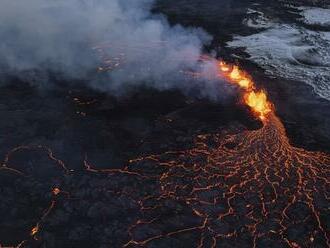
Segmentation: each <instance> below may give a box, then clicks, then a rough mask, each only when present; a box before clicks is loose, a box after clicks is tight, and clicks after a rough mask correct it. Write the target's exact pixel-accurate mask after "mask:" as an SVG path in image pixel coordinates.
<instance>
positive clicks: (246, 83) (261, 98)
mask: <svg viewBox="0 0 330 248" xmlns="http://www.w3.org/2000/svg"><path fill="white" fill-rule="evenodd" d="M218 64H219V69H220V71H221V72H222V73H223V74H224V76H225V77H226V78H227V79H228V81H229V82H231V83H234V84H237V85H238V86H239V87H240V88H242V89H243V90H244V96H243V100H244V103H245V104H247V105H248V106H249V107H250V108H251V109H252V111H253V112H254V113H255V114H256V115H257V116H258V117H259V118H260V119H261V120H265V118H266V116H267V114H269V113H270V112H271V111H272V104H271V103H270V102H269V101H268V100H267V95H266V93H265V92H264V91H263V90H260V91H257V90H256V89H255V85H254V83H253V81H252V79H251V77H250V76H249V75H248V74H247V73H246V72H243V71H242V70H240V69H239V67H238V66H236V65H229V64H227V63H225V62H223V61H220V62H219V63H218Z"/></svg>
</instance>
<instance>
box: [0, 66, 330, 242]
mask: <svg viewBox="0 0 330 248" xmlns="http://www.w3.org/2000/svg"><path fill="white" fill-rule="evenodd" d="M219 75H221V76H224V77H225V78H227V79H228V81H229V82H231V83H234V84H237V85H238V87H240V88H241V90H242V102H243V103H244V104H247V105H248V106H249V107H250V108H251V110H252V112H253V114H255V115H256V117H258V118H260V120H262V122H263V127H262V128H260V129H259V130H253V131H250V130H244V131H242V130H236V131H228V130H223V131H221V132H219V133H218V134H205V135H199V136H197V137H195V142H194V146H193V148H190V149H186V150H182V151H167V152H165V153H161V154H156V155H148V156H141V157H139V158H136V159H132V160H130V161H128V163H127V165H126V166H125V167H124V168H120V169H111V168H109V169H104V168H102V169H100V168H98V167H97V164H95V165H94V164H92V162H90V161H89V160H88V156H87V155H86V156H85V159H83V164H82V168H83V169H84V171H83V172H79V173H78V174H75V173H76V172H75V171H72V170H70V169H69V167H67V165H66V164H65V163H64V162H63V161H62V160H61V159H58V158H57V157H55V155H54V152H53V151H52V150H51V149H49V148H47V147H43V146H32V147H29V146H26V147H17V148H15V149H13V150H11V151H10V152H9V153H8V155H7V156H6V157H5V159H4V163H3V166H2V167H1V169H0V173H3V172H9V173H12V174H14V175H15V176H17V177H21V178H22V180H24V178H26V180H29V179H30V178H31V177H33V173H32V175H27V172H25V171H24V168H23V169H20V168H17V167H15V165H13V163H11V160H12V158H13V156H14V155H15V154H16V153H18V152H20V151H22V150H28V151H33V150H41V151H42V152H43V153H45V154H46V155H47V157H48V159H49V160H50V161H52V162H53V165H54V166H56V168H57V169H60V171H61V172H62V174H63V175H69V176H72V177H75V178H77V179H76V180H78V183H72V185H70V186H67V187H68V188H70V192H66V191H63V190H62V188H63V187H62V186H60V185H56V186H54V187H52V188H49V191H50V193H51V195H52V196H51V200H50V203H49V205H48V207H47V208H46V209H45V210H44V211H43V213H41V214H40V216H41V217H40V220H39V221H37V222H36V224H35V225H34V226H33V227H32V229H31V231H30V233H29V235H30V236H31V237H32V238H30V239H25V240H24V241H22V242H20V243H19V245H18V246H17V247H31V244H33V243H34V242H43V239H42V233H43V230H44V229H45V228H47V227H48V226H51V224H53V225H55V224H54V223H51V220H50V219H51V217H52V215H53V214H55V213H56V211H57V210H58V209H59V208H64V207H63V206H62V205H61V204H58V202H59V198H60V196H61V195H62V193H63V194H64V196H65V197H64V198H63V199H61V201H64V202H65V204H66V205H69V206H70V205H74V204H78V205H83V204H91V205H92V204H94V201H95V198H96V196H97V197H98V198H102V199H103V198H104V199H107V197H108V198H109V200H108V201H107V203H108V204H109V205H110V204H111V205H112V209H116V208H117V212H119V213H121V212H120V211H122V208H123V207H122V206H130V210H131V211H126V212H124V213H125V214H124V215H123V216H126V215H129V216H130V217H129V218H127V219H125V217H123V216H120V220H121V221H122V225H121V228H123V229H120V230H123V231H121V232H120V233H116V232H114V234H113V235H114V236H113V239H114V240H115V239H116V238H117V239H118V235H119V237H121V238H120V239H119V240H117V241H116V242H117V243H115V244H112V246H113V247H157V246H163V247H169V246H174V247H260V248H261V247H292V248H296V247H318V246H319V247H329V246H330V241H329V239H330V236H329V232H328V231H329V230H328V226H327V221H326V216H328V215H329V209H328V207H327V206H328V203H329V189H330V187H329V186H330V180H329V176H330V175H329V173H330V155H329V154H325V153H321V152H310V151H306V150H304V149H301V148H296V147H293V146H292V145H291V144H290V142H289V139H288V137H287V135H286V132H285V129H284V126H283V124H282V123H281V121H280V119H279V118H278V117H277V116H276V114H275V111H274V108H273V106H272V104H271V103H270V102H269V100H268V98H267V95H266V92H264V91H262V90H258V89H256V86H255V85H254V83H253V80H252V77H250V76H249V75H248V74H247V73H246V72H243V71H242V70H241V69H240V68H239V67H237V66H234V65H229V64H227V63H225V62H219ZM210 139H212V143H213V145H212V146H209V145H208V144H209V140H210ZM36 170H37V168H36ZM81 174H83V175H81ZM80 177H83V178H84V179H80ZM95 177H102V178H101V179H100V180H103V181H102V182H103V183H102V185H99V186H95V187H97V190H98V191H97V194H95V195H91V194H82V193H81V192H80V191H81V187H83V186H82V185H83V183H79V182H80V181H79V180H81V181H89V180H90V181H92V180H93V179H94V178H95ZM86 178H87V179H86ZM74 182H75V181H74ZM116 182H118V183H116ZM85 187H87V186H85ZM88 187H91V186H88ZM88 189H89V188H88ZM85 191H88V190H85ZM109 195H110V196H111V197H109ZM119 203H120V204H119ZM116 204H117V205H116ZM97 206H99V205H97ZM105 206H106V207H104V208H102V207H98V208H96V210H97V211H99V212H100V214H98V213H94V212H93V211H90V212H91V213H90V216H92V217H94V216H96V217H95V218H100V220H99V221H97V223H99V224H100V225H104V226H111V225H113V224H114V222H113V221H112V220H113V218H115V216H114V215H113V213H112V212H107V211H106V209H107V207H108V205H105ZM116 206H117V207H116ZM132 209H133V210H134V211H132ZM81 218H83V215H81ZM124 220H125V221H124ZM71 225H72V223H67V226H68V227H67V228H68V229H70V228H71ZM117 225H118V223H117ZM96 230H98V231H100V230H101V228H100V229H96ZM69 231H70V230H69ZM69 231H68V232H69ZM96 234H97V233H96ZM96 234H95V235H96ZM99 235H100V236H97V237H98V239H99V238H102V237H103V236H102V234H99ZM108 242H110V241H108Z"/></svg>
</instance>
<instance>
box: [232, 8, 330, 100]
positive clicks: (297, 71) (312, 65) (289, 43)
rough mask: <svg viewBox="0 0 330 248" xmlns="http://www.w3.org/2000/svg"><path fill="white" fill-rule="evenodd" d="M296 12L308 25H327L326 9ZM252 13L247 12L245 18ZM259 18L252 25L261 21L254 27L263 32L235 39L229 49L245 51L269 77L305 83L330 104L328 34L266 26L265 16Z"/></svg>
mask: <svg viewBox="0 0 330 248" xmlns="http://www.w3.org/2000/svg"><path fill="white" fill-rule="evenodd" d="M297 11H300V14H301V15H302V18H301V20H303V22H305V23H307V24H319V25H322V26H324V25H328V24H329V22H330V10H329V9H320V8H300V9H298V10H297ZM251 13H252V11H251V10H249V13H248V16H251ZM255 13H260V12H259V11H258V12H255ZM259 16H260V17H259V18H255V17H254V22H255V21H258V20H261V23H260V26H258V25H257V24H256V25H255V26H256V27H263V28H266V29H263V30H262V31H260V32H259V33H256V34H253V35H249V36H236V37H234V40H233V41H231V42H229V43H228V46H230V47H245V48H246V52H247V53H248V54H249V55H250V56H251V57H250V58H249V59H250V60H252V61H254V62H256V63H257V64H259V65H260V66H261V67H263V68H264V69H265V70H266V73H267V74H268V75H271V76H274V77H282V78H286V79H291V80H297V81H301V82H305V83H307V84H309V85H311V86H313V88H314V90H315V92H316V93H317V94H318V95H319V96H320V97H323V98H325V99H328V100H330V32H326V31H315V30H310V29H307V28H304V27H302V26H300V25H298V24H288V23H283V22H280V21H274V20H269V21H268V23H265V20H266V19H265V18H264V14H259ZM248 18H249V17H248ZM245 23H246V24H247V25H249V23H250V22H247V21H245ZM249 26H250V27H251V25H249Z"/></svg>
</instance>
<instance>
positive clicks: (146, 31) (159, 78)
mask: <svg viewBox="0 0 330 248" xmlns="http://www.w3.org/2000/svg"><path fill="white" fill-rule="evenodd" d="M152 3H153V0H140V1H138V0H29V1H19V0H0V37H1V43H0V58H1V59H0V73H8V72H10V73H16V74H22V72H29V71H35V70H38V71H44V72H47V71H54V72H58V73H60V74H63V75H65V76H68V77H72V78H79V77H84V76H86V75H87V74H88V73H90V72H91V71H93V70H96V68H97V67H98V66H100V61H98V59H99V58H98V56H96V54H97V51H98V52H100V51H102V54H103V55H105V54H106V57H107V59H108V66H109V65H110V67H113V69H112V70H111V71H109V72H106V73H104V75H106V76H103V77H102V78H101V79H98V80H92V82H91V83H90V86H92V87H95V88H98V89H100V90H105V91H111V92H112V93H115V94H117V93H118V92H119V94H121V92H123V91H125V89H126V88H127V87H129V86H132V85H135V84H137V85H140V84H146V85H147V86H150V87H155V88H158V89H167V88H182V89H184V90H186V91H189V90H190V89H192V88H194V87H195V86H198V88H200V92H201V95H203V96H207V97H211V98H218V97H219V93H217V91H218V89H216V88H217V87H218V86H216V85H215V84H214V82H211V81H210V80H206V81H207V82H204V84H203V86H201V84H200V82H199V83H197V82H187V81H186V80H184V77H183V74H182V73H180V71H182V70H187V69H191V70H194V71H196V70H197V71H199V72H202V73H205V71H207V73H208V74H210V73H211V74H212V73H216V72H215V68H214V63H212V62H210V63H204V65H203V66H201V65H200V64H199V62H198V60H199V58H200V56H201V49H202V48H203V46H204V45H205V44H207V43H208V42H210V41H211V37H210V36H209V35H208V34H206V33H205V32H204V31H202V30H201V29H193V28H188V29H187V28H183V27H182V26H179V25H176V26H174V27H171V26H170V25H169V24H168V22H167V20H166V18H165V17H163V16H160V15H153V14H151V12H150V9H151V7H152ZM93 47H94V49H92V48H93ZM107 59H105V60H107ZM109 61H110V62H109ZM117 63H120V65H119V66H118V65H117ZM22 75H27V74H22ZM28 75H29V76H31V75H34V74H28ZM44 75H45V76H44V77H43V78H42V79H41V78H40V73H39V74H38V78H33V80H31V81H36V83H37V84H43V83H45V82H48V81H49V79H47V73H44ZM104 77H105V78H104ZM192 81H194V80H192Z"/></svg>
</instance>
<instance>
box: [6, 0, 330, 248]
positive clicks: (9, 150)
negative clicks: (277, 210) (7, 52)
mask: <svg viewBox="0 0 330 248" xmlns="http://www.w3.org/2000/svg"><path fill="white" fill-rule="evenodd" d="M254 2H255V1H231V0H223V1H217V0H195V1H189V0H176V1H172V0H166V1H163V0H160V1H158V3H157V4H156V5H155V7H154V12H155V13H163V14H165V15H166V16H167V17H168V18H169V20H170V22H171V24H175V23H180V24H183V25H187V26H195V27H202V28H204V29H206V30H207V31H208V32H209V33H210V34H212V35H213V36H214V40H213V42H212V44H211V45H210V46H209V47H207V48H205V49H206V51H210V50H215V51H216V52H217V56H219V57H222V58H224V59H225V60H228V61H232V62H236V63H239V64H240V65H241V66H242V67H243V68H244V69H245V70H246V71H248V72H249V73H250V74H251V75H253V77H254V79H255V81H256V83H257V84H258V86H260V87H261V88H265V89H266V90H267V92H268V95H269V97H270V99H271V101H272V102H273V103H274V105H275V108H276V114H277V115H278V116H279V118H280V119H281V120H282V122H283V124H284V127H285V129H286V132H287V134H288V137H289V140H290V142H291V143H292V144H293V145H294V146H296V147H302V148H304V149H306V150H310V151H324V152H328V153H329V152H330V111H329V109H330V102H329V101H327V100H324V99H322V98H320V97H318V96H317V95H316V94H315V93H313V91H312V89H311V87H309V86H308V85H305V84H303V83H301V82H292V81H290V82H288V81H285V80H282V79H270V78H267V77H266V76H265V75H264V72H263V71H262V69H260V68H258V66H257V65H255V64H253V63H251V62H249V61H246V60H239V59H237V58H236V57H234V56H232V55H233V54H234V53H236V54H244V51H233V50H231V49H229V48H226V47H225V43H226V42H227V41H229V40H230V39H231V37H232V35H233V34H241V35H244V34H250V33H253V32H254V30H250V29H249V28H247V27H245V26H243V25H242V24H241V23H242V20H243V18H244V15H245V13H246V8H248V7H249V6H250V5H251V4H252V3H254ZM258 2H259V3H260V4H261V5H264V6H265V9H268V10H269V11H272V12H275V13H278V17H279V18H286V19H288V20H290V18H291V16H290V15H294V14H289V12H286V11H287V9H285V8H284V7H283V5H282V4H279V2H278V1H258ZM298 2H299V3H298ZM300 2H301V3H300ZM311 2H312V3H311ZM295 3H297V4H311V5H316V6H322V5H323V4H325V3H326V2H325V1H307V0H306V1H295ZM57 80H58V79H54V81H57ZM64 81H65V80H64ZM8 82H9V83H8ZM0 85H4V86H2V87H1V89H0V116H1V117H2V118H1V122H0V130H1V133H0V156H1V161H3V163H4V164H5V165H6V166H7V167H10V168H14V169H15V170H17V171H19V172H17V171H11V170H7V169H3V170H0V192H1V203H0V246H1V245H2V246H14V247H15V246H17V245H18V244H21V247H63V248H64V247H65V248H66V247H68V248H69V247H122V246H123V245H124V244H127V243H129V240H130V239H131V238H132V235H131V234H130V233H129V232H128V231H127V230H128V229H129V230H130V227H131V226H132V223H135V222H136V221H137V220H138V219H139V218H146V219H147V217H149V216H145V215H144V214H145V213H144V212H143V211H142V210H141V209H143V208H144V207H145V208H148V204H150V206H151V208H152V207H153V206H155V203H149V202H148V201H141V200H140V199H144V198H145V197H147V196H148V195H153V194H156V195H157V193H158V190H159V189H158V187H159V185H158V182H157V181H155V180H153V179H150V178H148V179H146V180H145V181H144V180H141V179H140V178H139V177H138V178H136V177H134V176H133V177H132V176H131V175H129V174H128V175H127V174H125V173H126V172H125V173H123V172H122V171H120V170H125V169H124V167H125V166H127V165H128V164H129V163H130V162H129V161H130V160H134V159H136V158H139V157H143V156H148V155H151V154H162V153H166V152H169V151H183V150H188V149H191V148H194V147H195V141H196V139H197V140H198V138H197V137H199V135H211V136H212V135H213V134H215V135H216V134H219V133H222V132H227V131H228V130H229V131H228V132H230V133H231V132H234V133H235V132H239V131H244V130H257V129H259V128H260V127H261V126H262V123H261V122H260V121H258V120H256V119H255V118H254V117H253V116H252V115H251V114H250V113H249V110H248V109H247V108H245V107H244V106H240V105H238V104H236V102H237V96H236V95H233V96H230V97H228V98H227V99H225V100H223V101H222V102H217V103H214V102H210V101H208V100H206V99H196V98H194V97H187V96H185V95H183V94H182V93H180V92H178V91H175V90H171V91H163V92H159V91H156V90H152V89H145V88H143V89H135V90H134V91H132V92H130V93H129V94H128V95H125V96H123V97H120V98H116V97H114V96H111V95H109V94H105V93H100V92H96V91H94V90H91V89H88V88H84V87H81V86H79V85H81V84H79V82H78V83H77V84H72V83H70V84H69V85H70V86H68V85H67V84H66V83H65V82H63V81H61V82H60V83H59V85H58V86H56V87H54V88H53V89H46V90H40V89H37V88H35V87H33V86H31V85H29V83H27V82H24V80H22V79H18V78H15V77H8V78H7V79H6V81H5V82H1V83H0ZM224 130H225V131H224ZM206 143H207V144H208V145H209V147H210V148H213V146H214V145H215V144H216V141H213V140H212V138H210V140H208V141H207V142H206ZM228 146H229V148H230V146H231V144H229V145H228ZM166 156H167V155H166ZM169 157H170V155H169ZM166 159H167V157H166ZM170 159H171V157H170V158H169V160H170ZM180 159H181V157H180ZM189 159H190V160H191V161H189V162H192V163H195V162H196V161H193V159H196V158H190V157H189ZM164 160H165V159H164ZM187 160H188V159H187ZM186 162H187V161H185V162H184V163H186ZM196 163H198V161H197V162H196ZM201 163H202V164H203V163H204V162H203V158H201ZM154 164H155V163H154V162H153V163H152V162H150V161H142V162H141V163H139V162H137V165H136V164H134V166H136V167H139V166H140V167H141V168H142V169H137V170H138V171H139V172H140V171H142V172H143V173H146V174H148V175H149V174H150V175H151V178H152V176H153V175H158V174H161V173H163V169H162V168H161V167H160V168H158V167H157V168H156V167H155V166H154ZM89 166H90V167H89ZM92 168H98V169H95V170H93V169H92ZM102 169H106V170H105V171H102ZM107 169H114V170H115V171H111V170H110V171H107ZM117 169H118V170H117ZM20 172H22V173H23V174H24V175H22V174H21V173H20ZM178 173H179V174H180V172H178ZM236 179H237V178H236ZM185 183H186V182H185ZM187 184H188V185H189V182H188V183H187ZM190 184H194V182H193V181H190ZM178 185H182V184H178ZM322 185H323V184H322ZM326 185H328V184H326ZM322 187H325V191H327V190H329V188H326V186H322ZM55 188H59V189H60V190H61V193H59V194H55V193H54V191H52V190H54V189H55ZM182 190H185V189H182ZM155 192H157V193H155ZM212 193H214V192H208V195H207V197H209V198H211V196H210V195H211V194H212ZM281 197H284V196H281ZM158 200H159V199H158ZM141 202H142V203H141ZM160 202H161V204H160V205H161V206H160V207H159V208H157V207H155V209H156V210H155V211H150V212H152V213H151V216H155V218H158V217H159V216H161V217H162V221H161V222H160V223H157V225H156V226H155V227H154V228H152V227H150V226H146V227H145V228H141V230H138V231H137V232H134V237H135V238H136V239H138V240H144V239H146V238H148V237H150V236H155V235H156V236H157V235H158V234H159V232H163V233H166V232H168V230H167V229H170V230H172V229H173V228H174V229H180V228H181V229H183V228H184V227H190V226H198V227H199V226H202V224H201V223H199V221H198V220H196V218H192V217H191V216H192V212H193V210H192V209H191V208H190V207H189V206H188V205H187V204H185V203H184V202H182V201H180V200H177V201H176V200H175V197H174V198H171V199H162V200H161V201H160ZM319 202H321V203H320V205H322V206H323V207H324V206H325V207H324V208H326V206H329V202H328V201H327V200H324V199H323V198H322V199H321V198H320V199H319ZM52 203H54V204H55V205H54V206H53V205H52ZM143 204H146V206H141V205H143ZM235 204H236V202H235ZM237 205H238V208H239V207H240V206H241V205H244V203H242V204H241V205H240V203H237ZM150 206H149V207H150ZM235 207H236V205H235ZM241 207H242V206H241ZM242 208H243V207H242ZM239 209H240V208H239ZM47 210H51V212H49V213H48V212H47ZM157 211H158V212H157ZM210 211H211V210H210ZM212 211H216V210H214V209H212ZM243 212H244V210H242V213H243ZM292 212H293V213H292V215H295V217H292V219H294V220H293V221H292V223H294V224H295V225H297V229H292V230H291V229H290V230H289V231H288V232H287V233H285V234H284V235H285V237H287V239H288V240H294V242H293V241H292V243H291V244H292V246H291V247H327V244H328V243H327V241H326V240H325V238H324V237H323V236H322V235H321V234H320V233H317V232H316V231H315V240H316V241H317V242H315V243H313V245H311V243H308V242H309V241H306V240H305V239H307V238H306V237H307V235H308V234H310V233H312V231H310V230H314V229H313V228H314V227H315V226H317V223H316V221H310V222H307V225H306V228H305V229H304V230H300V229H299V230H298V226H299V225H300V226H301V225H304V223H303V224H299V223H300V222H299V220H301V219H308V218H309V217H308V215H312V214H311V213H310V212H309V210H306V206H305V205H304V204H301V205H299V204H298V205H297V206H295V208H294V210H292ZM148 213H149V212H148ZM210 214H211V213H210ZM306 216H307V217H306ZM328 216H329V215H327V212H324V213H323V212H322V213H321V217H322V220H321V221H322V226H325V228H326V230H325V232H327V230H329V226H330V220H329V217H328ZM149 220H150V219H149ZM36 223H38V225H37V226H38V228H39V229H38V232H37V234H35V235H34V234H32V235H30V234H31V230H33V228H34V227H35V226H36ZM228 223H229V224H228ZM228 223H227V225H228V226H226V227H224V226H221V227H220V226H219V229H221V231H223V230H225V231H223V232H224V233H226V231H227V229H230V226H235V225H238V224H237V223H240V222H239V220H237V219H235V220H231V221H229V222H228ZM274 223H275V222H274ZM274 223H273V222H272V221H269V222H267V223H264V224H265V226H264V228H265V229H267V228H268V229H269V230H271V229H272V228H275V229H276V228H277V226H276V224H274ZM297 223H298V224H297ZM295 227H296V226H295ZM260 228H262V227H260ZM197 229H198V228H197ZM243 229H244V228H243V227H242V230H243ZM268 229H267V230H268ZM192 232H193V234H191V233H190V232H189V233H188V234H183V235H182V236H178V238H175V237H173V238H172V236H171V235H169V236H168V237H165V238H164V239H160V240H156V241H155V242H150V243H146V244H145V245H146V247H198V242H199V239H198V238H196V235H195V233H194V232H195V230H193V231H192ZM228 233H229V231H228ZM321 236H322V237H321ZM221 238H223V237H221ZM231 238H232V237H228V241H227V240H226V239H225V238H224V241H223V242H222V243H221V242H220V243H218V244H217V246H216V247H253V244H256V246H257V247H290V246H289V244H290V242H288V243H285V242H282V241H281V242H280V241H278V240H279V239H278V236H275V234H274V237H270V238H267V239H266V238H265V239H264V240H260V241H259V242H255V240H253V238H252V237H250V236H249V235H248V234H246V233H245V232H244V231H242V235H238V236H237V237H235V239H231ZM308 238H309V237H308ZM313 239H314V238H313ZM212 244H214V243H213V242H212V240H211V238H210V239H208V238H207V237H206V238H205V243H204V244H203V245H204V246H203V247H212ZM295 244H297V246H294V245H295ZM298 244H299V245H300V246H299V245H298ZM140 245H141V244H135V243H134V242H132V243H129V244H128V246H129V247H140ZM142 245H143V244H142Z"/></svg>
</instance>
